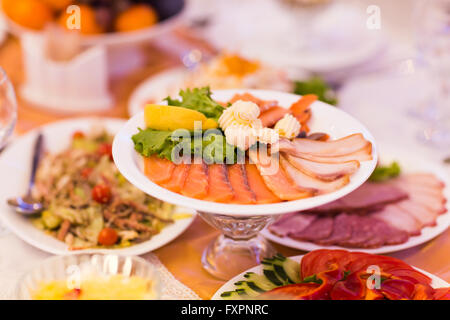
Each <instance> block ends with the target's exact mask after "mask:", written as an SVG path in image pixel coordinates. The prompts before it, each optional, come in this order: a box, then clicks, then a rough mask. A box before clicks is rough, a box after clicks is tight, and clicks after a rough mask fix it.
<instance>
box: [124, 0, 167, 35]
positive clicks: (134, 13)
mask: <svg viewBox="0 0 450 320" xmlns="http://www.w3.org/2000/svg"><path fill="white" fill-rule="evenodd" d="M157 22H158V16H157V14H156V11H155V10H154V9H153V8H152V7H150V6H148V5H145V4H137V5H134V6H131V7H130V8H129V9H127V10H125V11H123V12H122V13H120V14H119V16H118V17H117V19H116V22H115V29H116V31H119V32H126V31H134V30H139V29H143V28H148V27H151V26H153V25H154V24H156V23H157Z"/></svg>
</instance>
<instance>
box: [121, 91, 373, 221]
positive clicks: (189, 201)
mask: <svg viewBox="0 0 450 320" xmlns="http://www.w3.org/2000/svg"><path fill="white" fill-rule="evenodd" d="M243 92H250V93H252V94H253V95H255V96H257V97H258V98H261V99H265V100H278V102H279V103H280V105H281V106H283V107H286V108H288V107H289V106H290V105H291V104H292V103H293V102H295V101H297V100H298V99H299V96H298V95H294V94H290V93H282V92H277V91H269V90H217V91H214V94H213V97H214V98H215V99H217V100H218V101H228V100H229V99H231V97H232V96H233V95H234V94H235V93H243ZM311 110H312V117H311V120H310V122H309V123H308V125H309V126H310V128H311V131H312V132H315V131H320V132H326V133H328V134H329V135H330V136H331V137H332V138H333V139H336V138H341V137H344V136H347V135H350V134H353V133H362V134H363V135H364V137H365V138H366V139H367V140H369V141H370V142H372V145H373V150H372V156H373V160H371V161H364V162H362V163H361V167H360V168H359V170H358V171H357V172H356V173H355V174H354V175H353V176H352V177H351V179H350V183H349V184H348V185H346V186H345V187H343V188H341V189H339V190H337V191H335V192H333V193H329V194H325V195H320V196H316V197H311V198H307V199H301V200H295V201H287V202H280V203H275V204H258V205H238V204H222V203H216V202H210V201H203V200H197V199H193V198H189V197H185V196H183V195H180V194H177V193H174V192H172V191H169V190H167V189H165V188H162V187H160V186H158V185H157V184H155V183H153V182H152V181H150V180H149V179H148V178H147V177H146V176H145V175H144V173H143V170H142V157H141V156H140V155H139V154H138V153H137V152H136V151H135V150H134V144H133V141H132V140H131V137H132V136H133V135H134V134H136V133H137V132H138V128H145V123H144V112H140V113H138V114H137V115H135V116H134V117H133V118H131V119H130V120H128V122H127V123H126V125H125V126H124V127H123V128H122V129H121V130H120V131H119V133H118V134H117V135H116V137H115V139H114V143H113V157H114V161H115V163H116V165H117V168H118V169H119V171H120V172H121V173H122V175H124V176H125V177H126V178H127V179H128V180H129V181H130V182H131V183H132V184H133V185H135V186H136V187H137V188H139V189H140V190H142V191H144V192H145V193H148V194H150V195H152V196H154V197H157V198H159V199H161V200H163V201H167V202H170V203H174V204H177V205H183V206H185V207H188V208H192V209H194V210H198V211H202V212H208V213H218V214H226V215H230V216H233V215H234V216H250V215H274V214H282V213H288V212H294V211H299V210H306V209H309V208H314V207H317V206H319V205H322V204H325V203H328V202H330V201H333V200H336V199H338V198H341V197H343V196H344V195H346V194H348V193H350V192H351V191H353V190H355V189H356V188H357V187H359V186H360V185H361V184H362V183H364V181H366V180H367V179H368V178H369V176H370V174H371V173H372V171H373V170H374V168H375V166H376V163H377V149H376V145H375V141H374V139H373V137H372V135H371V134H370V132H369V131H368V130H367V129H366V128H365V127H364V126H363V125H362V124H361V123H359V122H358V121H357V120H356V119H354V118H353V117H351V116H349V115H348V114H346V113H345V112H343V111H341V110H339V109H337V108H335V107H333V106H330V105H328V104H326V103H323V102H320V101H316V102H314V103H313V104H312V106H311Z"/></svg>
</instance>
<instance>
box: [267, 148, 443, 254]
mask: <svg viewBox="0 0 450 320" xmlns="http://www.w3.org/2000/svg"><path fill="white" fill-rule="evenodd" d="M383 154H385V155H384V156H382V157H381V161H382V165H381V166H379V167H378V168H377V169H375V171H374V173H373V175H372V176H371V178H369V181H368V182H366V183H365V184H364V185H362V186H361V187H360V188H358V189H357V190H355V191H354V192H353V193H350V194H349V195H347V196H346V197H343V198H341V199H339V200H337V201H335V202H333V203H329V204H327V205H325V206H323V207H318V208H314V209H312V210H310V212H304V213H300V212H299V213H293V214H289V215H286V216H284V217H281V218H280V220H278V221H277V222H276V223H274V224H273V225H271V226H269V227H268V228H266V229H265V230H263V231H262V234H263V235H264V236H265V237H266V238H267V239H270V240H271V241H274V242H276V243H279V244H282V245H285V246H288V247H291V248H295V249H299V250H307V251H311V250H316V249H322V248H330V249H347V250H358V251H364V252H369V253H388V252H395V251H399V250H404V249H407V248H411V247H414V246H417V245H420V244H422V243H425V242H427V241H429V240H431V239H433V238H434V237H436V236H438V235H439V234H441V233H442V232H444V231H445V230H447V228H448V227H449V225H450V213H449V212H448V199H449V197H450V187H449V183H450V182H449V180H448V173H447V171H446V169H445V168H443V167H442V166H440V165H430V163H429V162H427V161H425V160H422V159H419V158H417V157H416V156H414V155H411V154H408V153H407V152H401V151H399V150H395V151H394V150H392V151H390V152H386V153H383ZM383 165H385V166H383Z"/></svg>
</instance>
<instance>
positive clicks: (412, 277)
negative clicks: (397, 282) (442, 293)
mask: <svg viewBox="0 0 450 320" xmlns="http://www.w3.org/2000/svg"><path fill="white" fill-rule="evenodd" d="M386 272H387V273H389V274H391V276H392V277H393V278H398V279H403V280H408V281H411V282H412V283H414V284H418V283H420V284H428V285H429V284H430V283H431V278H430V277H428V276H426V275H424V274H423V273H422V272H420V271H417V270H415V269H412V268H407V269H405V268H403V267H398V268H391V269H388V270H387V271H386Z"/></svg>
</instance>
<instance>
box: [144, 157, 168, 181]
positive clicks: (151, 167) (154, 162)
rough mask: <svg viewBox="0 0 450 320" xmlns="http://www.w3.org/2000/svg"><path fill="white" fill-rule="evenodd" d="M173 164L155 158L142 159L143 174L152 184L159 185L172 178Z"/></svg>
mask: <svg viewBox="0 0 450 320" xmlns="http://www.w3.org/2000/svg"><path fill="white" fill-rule="evenodd" d="M174 169H175V164H174V163H173V162H172V161H170V160H167V159H161V158H159V157H157V156H151V157H144V173H145V175H146V176H147V177H148V178H149V179H150V180H152V181H153V182H154V183H157V184H161V183H164V182H167V181H169V179H170V178H171V177H172V173H173V170H174Z"/></svg>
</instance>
